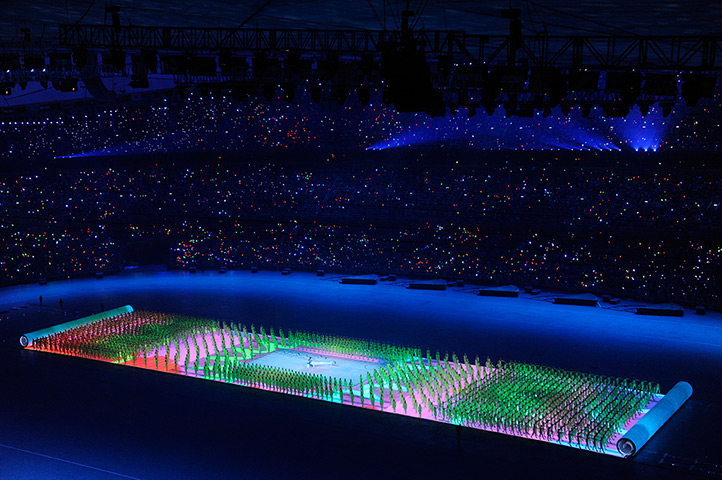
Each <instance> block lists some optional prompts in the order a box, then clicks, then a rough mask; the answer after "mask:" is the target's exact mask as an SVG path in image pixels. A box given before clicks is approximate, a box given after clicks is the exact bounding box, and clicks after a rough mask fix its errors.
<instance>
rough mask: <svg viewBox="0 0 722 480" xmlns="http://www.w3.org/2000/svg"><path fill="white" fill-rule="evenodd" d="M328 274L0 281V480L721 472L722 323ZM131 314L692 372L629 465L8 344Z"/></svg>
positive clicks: (623, 371) (636, 372) (142, 272)
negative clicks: (687, 387) (81, 320)
mask: <svg viewBox="0 0 722 480" xmlns="http://www.w3.org/2000/svg"><path fill="white" fill-rule="evenodd" d="M339 279H340V276H337V275H327V276H325V277H316V276H315V275H313V274H309V273H292V274H291V275H287V276H282V275H281V274H280V272H261V273H259V274H251V273H250V272H245V271H230V272H228V273H226V274H219V273H216V272H204V273H197V274H190V273H187V272H180V271H176V272H167V271H165V270H164V269H137V270H128V271H126V272H124V273H123V274H120V275H115V276H107V277H106V278H104V279H103V280H95V279H92V278H91V279H78V280H67V281H62V282H50V283H49V284H48V285H45V286H40V285H22V286H14V287H6V288H3V289H0V312H3V313H0V342H1V343H0V362H2V365H3V370H2V372H3V374H2V377H0V378H2V393H0V478H3V479H4V478H17V479H26V478H27V479H35V478H37V479H41V478H42V479H48V478H58V479H65V478H68V479H71V478H72V479H100V478H140V479H156V478H157V479H164V478H207V477H211V476H221V475H223V476H227V477H229V478H289V477H295V478H317V479H318V478H367V477H369V476H371V477H374V476H375V477H377V478H392V477H394V478H412V477H415V478H447V477H454V476H459V475H474V476H475V477H480V476H483V477H489V478H611V477H616V478H655V479H656V478H687V477H689V478H722V452H721V451H720V449H719V447H718V445H719V444H720V443H722V433H721V431H720V425H722V401H720V397H719V392H720V385H722V369H721V368H720V365H722V315H721V314H719V313H708V315H706V316H697V315H694V312H693V311H689V310H688V311H686V312H685V316H684V317H682V318H675V317H655V316H639V315H634V314H633V313H632V312H633V311H634V309H635V308H636V306H638V305H642V302H633V301H623V302H622V303H621V304H619V305H615V306H610V305H608V304H603V305H605V306H604V307H596V308H594V307H584V306H569V305H554V304H553V303H552V299H553V297H554V294H553V293H551V292H542V293H541V294H540V295H536V296H530V295H525V294H522V295H521V296H520V298H493V297H479V296H477V295H475V291H476V289H475V287H474V286H471V285H467V286H465V287H453V288H450V289H448V290H446V291H421V290H411V289H408V288H405V287H406V284H407V283H406V282H405V280H404V279H403V278H399V279H398V281H396V282H393V283H388V282H382V283H379V284H378V285H375V286H367V285H341V284H340V283H339V281H338V280H339ZM40 295H42V296H43V305H42V306H41V305H39V296H40ZM60 298H62V299H63V306H64V311H63V312H61V311H60V308H59V299H60ZM125 304H130V305H132V306H133V307H134V308H135V309H136V310H139V309H144V310H156V311H165V312H177V313H183V314H190V315H198V316H203V317H211V318H217V319H219V320H225V321H227V322H243V323H246V324H250V323H255V324H256V325H257V326H258V325H261V324H262V325H264V326H266V327H269V326H274V327H276V328H278V327H282V328H283V329H284V330H287V329H289V328H291V329H294V330H295V329H303V330H308V331H318V332H324V333H329V334H338V335H343V336H352V337H365V338H373V339H376V340H380V341H384V342H390V343H396V344H405V345H414V346H419V347H421V348H422V350H423V351H425V350H426V349H427V348H428V349H430V350H431V351H432V352H433V351H435V350H437V349H438V350H440V351H441V352H442V354H443V352H445V351H448V352H449V353H452V352H456V353H457V354H459V355H461V354H463V353H467V354H468V355H469V356H470V357H471V358H473V356H474V355H477V354H478V355H479V356H480V357H481V358H482V359H485V358H486V356H489V357H491V359H492V360H496V359H499V358H502V359H505V360H517V361H522V362H529V363H537V364H546V365H550V366H555V367H560V368H566V369H573V370H579V371H589V372H592V373H596V374H604V375H611V376H624V377H630V378H639V379H647V380H654V381H658V382H659V383H660V386H661V390H662V392H666V391H667V390H669V389H670V388H671V387H672V386H673V385H674V384H675V383H676V382H677V381H679V380H686V381H688V382H690V383H691V384H692V386H693V387H694V390H695V391H694V394H693V396H692V399H690V400H689V401H688V402H687V403H686V404H685V406H684V407H683V408H682V409H681V410H680V411H679V412H678V413H677V414H676V415H675V416H674V417H673V418H672V419H671V420H670V421H669V422H668V423H667V425H665V426H664V427H663V428H662V430H661V431H660V432H659V433H658V434H657V435H656V436H655V437H653V438H652V439H651V440H650V442H649V443H648V444H647V445H646V446H645V447H644V448H643V449H642V450H641V451H640V452H639V453H638V454H637V455H636V456H635V457H633V458H632V459H627V460H623V459H618V458H611V457H606V456H602V455H598V454H594V453H590V452H584V451H578V450H575V449H569V448H564V447H559V446H555V445H550V444H544V443H540V442H535V441H531V440H524V439H519V438H512V437H506V436H503V435H498V434H492V433H488V432H483V431H477V430H471V429H463V430H462V431H461V433H460V437H459V436H457V435H458V433H459V432H457V431H456V429H455V428H454V427H453V426H450V425H446V424H440V423H436V422H429V421H424V420H416V419H413V418H408V417H402V416H397V415H384V414H380V413H378V412H371V411H365V410H362V409H353V408H346V407H344V406H341V405H331V404H328V403H325V402H317V401H314V400H309V399H303V398H298V397H289V396H285V395H281V394H274V393H270V392H264V391H257V390H255V389H244V388H239V387H235V386H229V385H223V384H219V383H216V382H201V381H197V380H194V379H190V378H186V377H180V376H174V375H164V374H162V373H158V372H153V371H147V370H142V369H130V368H123V367H121V366H118V365H111V364H106V363H101V362H92V361H87V360H83V359H79V358H73V357H65V356H59V355H51V354H43V353H38V352H30V351H24V350H22V349H21V348H20V346H19V344H18V338H19V336H20V335H21V334H22V333H25V332H29V331H33V330H36V329H39V328H43V327H46V326H49V325H54V324H57V323H61V322H63V321H66V320H70V319H72V318H77V317H80V316H84V315H88V314H91V313H95V312H97V311H99V310H100V308H101V305H102V306H104V307H105V308H106V309H110V308H114V307H117V306H121V305H125Z"/></svg>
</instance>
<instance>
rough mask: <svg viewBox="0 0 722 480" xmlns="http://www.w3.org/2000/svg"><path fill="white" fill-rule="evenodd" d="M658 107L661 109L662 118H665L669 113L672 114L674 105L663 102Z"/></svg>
mask: <svg viewBox="0 0 722 480" xmlns="http://www.w3.org/2000/svg"><path fill="white" fill-rule="evenodd" d="M659 106H660V107H662V117H664V118H667V117H668V116H669V114H670V113H672V107H674V104H673V103H672V102H664V103H660V104H659Z"/></svg>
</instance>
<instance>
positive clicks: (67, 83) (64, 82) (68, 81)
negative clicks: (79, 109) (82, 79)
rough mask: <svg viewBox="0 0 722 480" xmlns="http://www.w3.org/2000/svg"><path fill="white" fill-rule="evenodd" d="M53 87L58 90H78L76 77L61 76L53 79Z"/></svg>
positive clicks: (67, 91)
mask: <svg viewBox="0 0 722 480" xmlns="http://www.w3.org/2000/svg"><path fill="white" fill-rule="evenodd" d="M53 88H54V89H55V90H57V91H59V92H65V93H69V92H77V91H78V79H77V78H61V79H58V80H53Z"/></svg>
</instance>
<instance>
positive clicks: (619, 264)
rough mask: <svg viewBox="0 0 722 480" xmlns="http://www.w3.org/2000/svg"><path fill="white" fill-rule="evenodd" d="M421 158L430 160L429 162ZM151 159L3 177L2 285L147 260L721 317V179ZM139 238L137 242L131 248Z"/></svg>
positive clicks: (706, 171)
mask: <svg viewBox="0 0 722 480" xmlns="http://www.w3.org/2000/svg"><path fill="white" fill-rule="evenodd" d="M428 157H429V155H428V154H427V158H428ZM528 157H529V155H526V159H525V160H512V158H513V156H511V155H510V156H509V157H508V158H507V159H506V160H501V161H493V162H488V163H482V162H480V161H479V162H476V163H463V162H462V164H461V165H459V164H456V163H455V162H453V161H451V160H450V159H449V158H444V159H440V160H439V161H429V160H424V161H415V162H405V163H404V162H399V163H392V162H385V161H373V160H369V161H363V162H350V161H349V162H347V163H342V162H341V161H333V162H320V163H318V162H317V163H308V164H305V163H304V162H295V163H290V162H283V160H282V159H278V158H276V159H272V160H268V161H264V162H246V161H244V160H243V159H242V158H240V157H233V158H228V159H224V160H223V161H218V162H202V163H199V162H183V163H173V162H171V161H165V162H157V161H154V160H152V159H149V161H148V162H147V163H146V164H144V165H141V166H138V165H133V166H122V165H118V164H117V163H116V164H113V165H106V166H102V165H93V166H88V167H72V168H71V167H67V168H51V169H46V170H34V171H33V172H34V173H32V174H28V173H8V174H6V175H5V176H4V178H3V180H2V183H0V208H1V209H2V213H1V214H0V216H2V218H1V221H0V238H2V240H3V241H2V246H0V282H1V283H3V284H8V283H16V282H23V281H35V280H37V278H38V277H41V276H45V277H49V278H55V277H63V276H67V275H74V274H82V273H85V274H92V273H94V272H97V271H118V270H119V269H121V268H123V267H124V266H125V265H127V264H129V263H132V262H133V261H134V252H132V251H131V250H133V249H131V248H129V245H131V244H133V245H137V244H138V243H137V242H139V241H146V242H152V241H154V240H157V239H160V240H162V242H166V244H167V245H170V252H168V253H167V254H166V255H163V256H160V258H158V259H157V263H168V264H169V265H170V266H172V267H181V268H186V267H189V266H202V267H205V268H214V267H217V266H220V265H226V266H228V267H230V268H248V267H250V266H253V265H257V266H259V267H261V268H281V267H292V268H306V269H328V270H336V271H343V272H349V273H370V272H375V273H379V274H384V273H396V274H402V275H415V276H430V277H442V278H447V279H455V278H458V279H465V280H471V281H477V282H480V283H487V284H488V283H492V284H505V283H515V284H521V285H526V284H530V285H535V286H539V287H548V288H554V287H560V288H566V289H571V290H575V291H591V292H595V293H609V294H612V295H618V296H627V297H637V298H643V299H648V300H653V301H679V302H686V303H702V304H707V305H720V304H722V298H721V293H720V292H721V291H722V290H720V288H719V285H720V272H721V271H722V268H720V267H721V263H722V207H720V204H721V203H722V173H720V171H718V170H716V169H715V168H714V167H712V166H704V165H701V166H700V165H698V166H697V168H690V167H689V165H685V164H684V163H683V162H682V163H680V162H674V161H672V162H669V163H667V164H664V165H661V164H657V163H656V162H655V163H653V164H649V163H645V164H634V163H630V164H627V165H619V164H613V165H611V164H605V163H604V162H603V161H602V162H600V161H554V160H539V159H537V160H534V161H530V160H529V158H528ZM134 242H135V243H134Z"/></svg>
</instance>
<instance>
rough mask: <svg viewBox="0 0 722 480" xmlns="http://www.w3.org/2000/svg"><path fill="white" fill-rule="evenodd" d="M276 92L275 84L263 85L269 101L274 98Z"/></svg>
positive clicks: (264, 96)
mask: <svg viewBox="0 0 722 480" xmlns="http://www.w3.org/2000/svg"><path fill="white" fill-rule="evenodd" d="M275 94H276V88H275V87H274V86H273V85H265V86H264V87H263V98H265V99H266V101H267V102H270V101H271V100H273V97H274V95H275Z"/></svg>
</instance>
